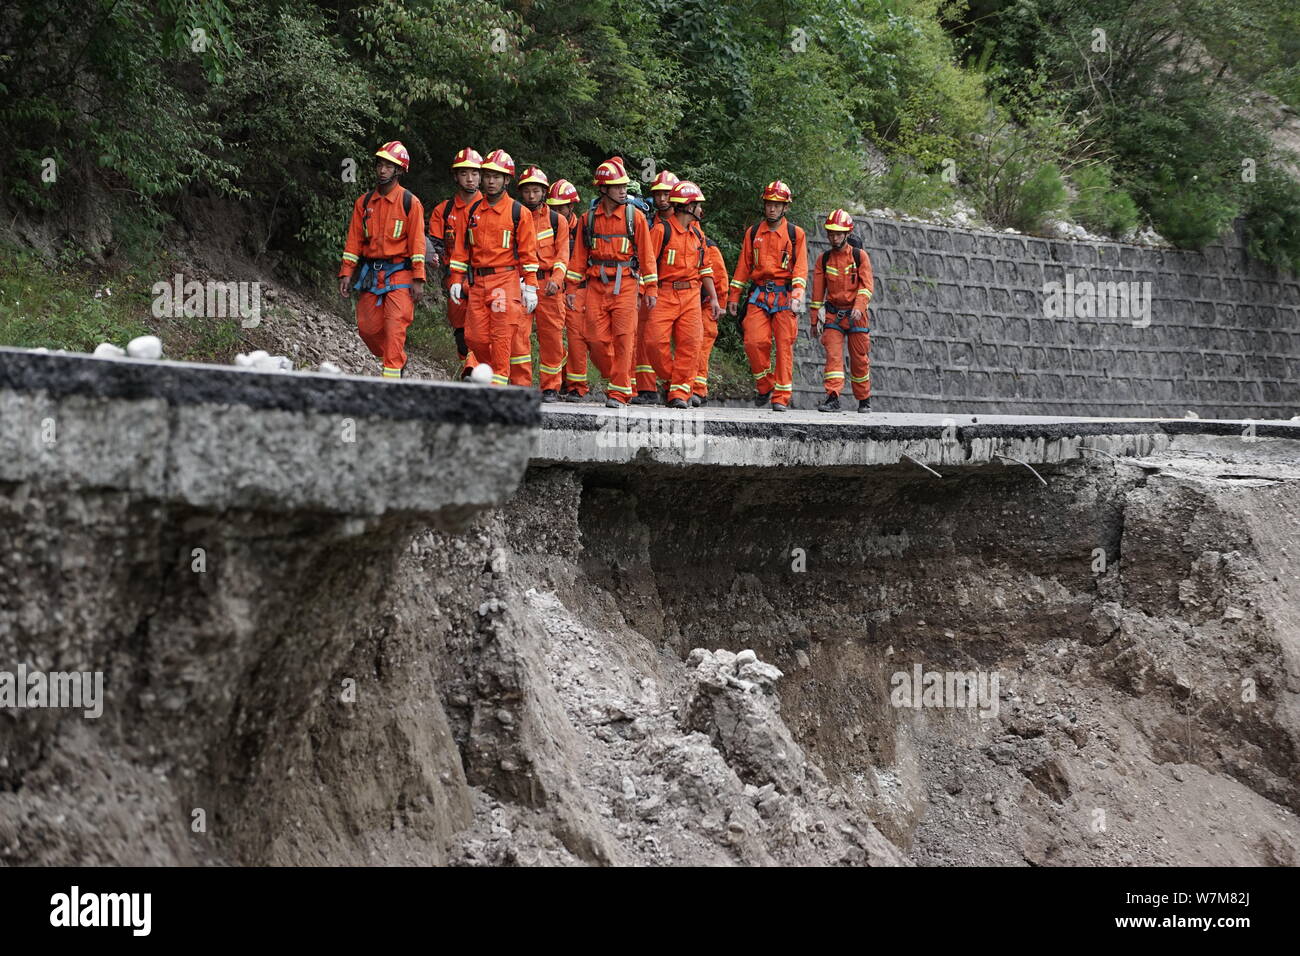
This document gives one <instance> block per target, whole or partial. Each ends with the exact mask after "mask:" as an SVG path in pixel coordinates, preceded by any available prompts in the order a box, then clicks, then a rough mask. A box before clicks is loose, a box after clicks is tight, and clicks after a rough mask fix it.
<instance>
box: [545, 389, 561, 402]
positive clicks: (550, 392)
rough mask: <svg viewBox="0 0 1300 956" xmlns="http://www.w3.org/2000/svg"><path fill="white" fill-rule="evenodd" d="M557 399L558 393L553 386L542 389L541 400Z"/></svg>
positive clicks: (558, 397) (552, 400) (554, 400)
mask: <svg viewBox="0 0 1300 956" xmlns="http://www.w3.org/2000/svg"><path fill="white" fill-rule="evenodd" d="M559 400H560V393H559V392H558V391H557V390H556V389H553V388H544V389H542V401H544V402H558V401H559Z"/></svg>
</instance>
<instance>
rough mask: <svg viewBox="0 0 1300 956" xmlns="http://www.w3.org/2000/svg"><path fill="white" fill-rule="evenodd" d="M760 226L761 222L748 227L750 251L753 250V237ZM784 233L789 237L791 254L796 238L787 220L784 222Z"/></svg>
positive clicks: (792, 225)
mask: <svg viewBox="0 0 1300 956" xmlns="http://www.w3.org/2000/svg"><path fill="white" fill-rule="evenodd" d="M761 225H762V223H761V222H756V223H754V224H753V225H752V226H750V227H749V247H750V248H751V249H752V248H754V237H755V236H756V235H758V227H759V226H761ZM785 232H786V235H788V236H789V237H790V252H791V253H792V254H793V252H794V246H795V239H796V237H795V231H794V223H792V222H791V221H790V220H789V219H787V220H786V221H785Z"/></svg>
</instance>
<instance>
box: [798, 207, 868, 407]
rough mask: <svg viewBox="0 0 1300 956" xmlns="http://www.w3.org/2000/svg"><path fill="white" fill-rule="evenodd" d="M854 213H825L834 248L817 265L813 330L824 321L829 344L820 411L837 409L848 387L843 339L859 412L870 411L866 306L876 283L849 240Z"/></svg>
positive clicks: (861, 253)
mask: <svg viewBox="0 0 1300 956" xmlns="http://www.w3.org/2000/svg"><path fill="white" fill-rule="evenodd" d="M852 231H853V217H852V216H850V215H849V214H848V213H847V212H845V211H844V210H843V209H836V210H835V211H834V212H832V213H831V214H830V215H829V216H827V217H826V238H827V239H828V240H829V241H830V244H831V247H830V248H829V249H828V250H826V251H825V252H823V253H822V254H821V255H820V256H818V257H817V262H816V263H815V264H814V266H813V291H812V312H811V313H810V318H811V320H812V334H813V335H814V336H815V335H816V334H817V324H818V322H821V323H822V347H823V348H825V349H826V372H825V375H824V378H823V381H824V383H825V386H826V398H825V400H824V401H822V403H821V404H820V405H818V406H817V411H819V412H838V411H839V410H840V392H841V390H843V388H844V340H845V339H848V345H849V379H850V381H851V382H852V385H853V397H854V398H856V399H857V400H858V411H860V412H869V411H871V332H870V323H869V322H868V320H867V305H868V303H870V302H871V295H872V289H873V288H874V286H875V283H874V281H873V279H872V275H871V257H870V256H868V255H867V253H866V250H864V249H855V248H854V247H853V246H851V245H850V244H849V241H848V240H849V233H851V232H852Z"/></svg>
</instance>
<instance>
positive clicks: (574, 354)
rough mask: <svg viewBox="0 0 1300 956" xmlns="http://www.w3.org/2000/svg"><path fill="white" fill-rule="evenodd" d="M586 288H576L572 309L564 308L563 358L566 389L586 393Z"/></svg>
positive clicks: (580, 393) (581, 393)
mask: <svg viewBox="0 0 1300 956" xmlns="http://www.w3.org/2000/svg"><path fill="white" fill-rule="evenodd" d="M586 299H587V290H586V289H577V290H575V293H574V302H576V303H577V305H575V306H574V307H573V308H572V309H570V308H569V307H568V306H565V308H564V338H565V349H566V358H565V360H564V386H565V388H566V389H569V390H571V391H575V392H577V393H578V394H579V395H586V394H587V330H586V329H585V328H584V325H585V324H586V309H587V305H586Z"/></svg>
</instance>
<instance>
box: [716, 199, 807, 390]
mask: <svg viewBox="0 0 1300 956" xmlns="http://www.w3.org/2000/svg"><path fill="white" fill-rule="evenodd" d="M793 229H794V243H793V245H792V244H791V242H790V229H789V228H788V227H787V225H786V220H785V218H784V217H782V219H781V221H780V222H778V223H777V224H776V228H775V229H771V228H769V227H768V224H767V220H766V219H765V220H763V221H762V222H760V223H759V224H758V226H757V227H755V228H753V229H748V230H746V231H745V236H744V238H743V239H742V240H741V245H740V259H739V260H738V261H737V262H736V272H735V275H734V276H732V279H731V301H732V302H736V303H740V302H741V298H742V297H743V296H744V293H745V288H746V286H747V285H748V283H749V282H750V281H753V282H754V283H755V285H756V288H755V290H754V292H753V294H752V295H751V296H750V298H749V300H748V301H747V302H746V303H741V306H742V308H744V309H745V312H744V315H743V319H742V328H743V330H744V339H745V354H746V355H747V356H748V357H749V370H750V371H751V372H753V374H754V386H755V387H756V388H757V389H758V391H759V394H762V395H766V394H768V393H769V392H770V393H771V395H772V404H773V405H789V404H790V396H791V393H792V392H793V391H794V340H795V337H796V336H797V335H798V334H799V325H798V322H797V320H796V319H795V316H794V313H793V312H792V311H790V295H791V293H792V292H793V290H795V289H800V290H802V289H803V288H804V287H806V286H807V284H808V278H807V277H808V237H807V236H806V235H805V234H804V231H803V230H802V229H800V228H799V227H798V226H794V227H793ZM751 237H752V240H751ZM764 306H765V307H766V308H765V307H764ZM773 339H775V340H776V362H775V363H773V361H772V341H773Z"/></svg>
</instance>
